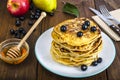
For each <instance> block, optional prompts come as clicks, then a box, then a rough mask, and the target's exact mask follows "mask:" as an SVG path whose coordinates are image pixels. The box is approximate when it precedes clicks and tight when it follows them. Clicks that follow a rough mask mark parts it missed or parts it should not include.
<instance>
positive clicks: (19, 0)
mask: <svg viewBox="0 0 120 80" xmlns="http://www.w3.org/2000/svg"><path fill="white" fill-rule="evenodd" d="M29 7H30V3H29V0H8V2H7V9H8V11H9V12H10V13H11V14H12V15H14V16H22V15H24V14H25V13H26V12H27V11H28V10H29Z"/></svg>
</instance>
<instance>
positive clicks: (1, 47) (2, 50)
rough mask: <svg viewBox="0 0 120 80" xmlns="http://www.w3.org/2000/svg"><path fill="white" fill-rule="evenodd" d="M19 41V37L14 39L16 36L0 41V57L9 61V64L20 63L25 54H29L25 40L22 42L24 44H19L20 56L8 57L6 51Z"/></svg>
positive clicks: (25, 56)
mask: <svg viewBox="0 0 120 80" xmlns="http://www.w3.org/2000/svg"><path fill="white" fill-rule="evenodd" d="M19 42H20V39H16V38H12V39H7V40H5V41H3V42H1V43H0V59H1V60H3V61H5V62H7V63H10V64H19V63H21V62H22V61H23V60H25V59H26V58H27V56H28V55H29V45H28V43H27V42H24V44H23V45H22V46H21V48H20V51H21V54H22V55H21V56H19V57H17V58H10V57H8V56H7V55H6V54H7V51H8V50H9V49H10V48H11V47H13V46H17V45H18V44H19Z"/></svg>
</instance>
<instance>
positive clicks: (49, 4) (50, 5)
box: [32, 0, 57, 13]
mask: <svg viewBox="0 0 120 80" xmlns="http://www.w3.org/2000/svg"><path fill="white" fill-rule="evenodd" d="M32 1H33V3H34V5H35V6H36V7H37V8H39V9H41V10H44V11H46V12H49V13H53V12H54V11H55V10H56V8H57V0H32Z"/></svg>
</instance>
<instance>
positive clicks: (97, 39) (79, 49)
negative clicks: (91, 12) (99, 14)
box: [51, 18, 103, 66]
mask: <svg viewBox="0 0 120 80" xmlns="http://www.w3.org/2000/svg"><path fill="white" fill-rule="evenodd" d="M85 21H89V23H90V24H89V26H88V28H87V29H85V30H83V29H82V25H83V24H84V23H85ZM61 26H65V27H66V28H65V29H66V31H61ZM91 27H95V31H91ZM78 32H82V36H80V37H79V36H77V33H78ZM51 35H52V38H53V41H52V43H51V54H52V57H53V59H54V60H55V61H57V62H59V63H62V64H64V65H69V66H81V65H83V64H84V65H90V64H91V63H92V62H93V61H96V60H97V59H98V54H99V53H100V51H101V50H102V44H103V43H102V37H101V31H100V29H99V27H98V25H97V24H96V23H94V22H93V21H92V20H90V19H88V18H75V19H70V20H66V21H63V22H61V23H60V24H58V25H56V26H55V27H54V29H53V31H52V33H51Z"/></svg>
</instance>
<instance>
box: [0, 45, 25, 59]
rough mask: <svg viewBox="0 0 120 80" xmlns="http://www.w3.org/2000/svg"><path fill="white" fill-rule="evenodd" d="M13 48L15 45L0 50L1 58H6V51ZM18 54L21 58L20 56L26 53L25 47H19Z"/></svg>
mask: <svg viewBox="0 0 120 80" xmlns="http://www.w3.org/2000/svg"><path fill="white" fill-rule="evenodd" d="M14 46H15V45H12V46H6V47H4V48H3V49H2V50H1V52H0V54H1V55H2V56H3V57H6V53H7V51H8V50H9V49H10V48H11V47H14ZM20 52H21V56H22V55H25V54H26V52H27V49H26V48H25V47H21V48H20ZM21 56H20V57H21Z"/></svg>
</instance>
